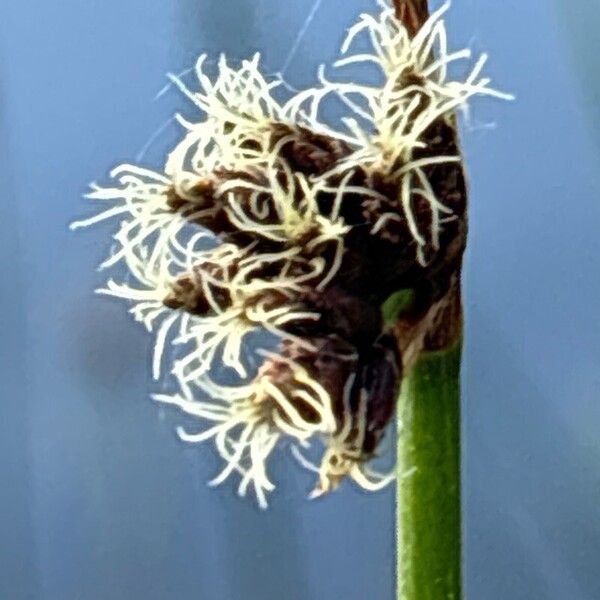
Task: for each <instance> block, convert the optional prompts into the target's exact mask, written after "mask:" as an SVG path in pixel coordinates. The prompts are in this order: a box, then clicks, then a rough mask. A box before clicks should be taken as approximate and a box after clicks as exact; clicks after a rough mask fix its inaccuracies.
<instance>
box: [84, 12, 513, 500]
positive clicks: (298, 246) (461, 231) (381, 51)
mask: <svg viewBox="0 0 600 600" xmlns="http://www.w3.org/2000/svg"><path fill="white" fill-rule="evenodd" d="M381 8H382V10H381V13H380V14H379V16H377V17H375V16H372V15H362V17H361V19H360V20H359V22H358V23H357V24H356V25H354V26H353V27H352V28H351V29H350V31H349V33H348V36H347V38H346V40H345V42H344V44H343V47H342V58H341V59H340V60H339V61H338V62H337V63H336V64H335V65H334V66H335V67H340V68H343V67H344V66H346V65H350V64H353V63H360V62H367V63H373V64H374V65H375V66H376V67H377V68H378V69H379V70H380V72H381V73H380V74H381V76H382V77H381V79H382V83H381V84H380V85H372V84H367V83H356V82H353V81H351V82H344V81H337V80H330V79H328V78H327V77H326V74H325V71H324V69H321V71H320V73H319V80H320V85H319V86H318V87H315V88H311V89H308V90H305V91H302V92H299V93H296V94H293V95H290V96H288V98H287V99H286V100H285V101H283V102H282V101H281V100H280V98H279V97H280V95H281V94H280V92H281V91H282V82H281V81H280V80H277V79H275V80H268V79H266V78H265V77H264V76H263V75H262V74H261V71H260V68H259V56H258V55H256V56H254V58H252V59H251V60H245V61H243V62H242V63H241V66H239V67H238V68H234V67H232V66H231V65H230V64H229V63H228V62H227V60H226V59H225V58H224V57H221V59H220V60H219V63H218V73H217V75H216V77H213V78H211V77H209V76H208V75H207V74H206V72H205V68H204V63H205V57H204V56H202V57H201V58H200V59H199V60H198V62H197V64H196V74H197V79H198V83H199V88H198V89H197V90H191V89H188V87H186V86H185V85H184V84H183V82H182V81H181V80H180V79H178V78H176V77H172V80H173V82H174V83H175V84H176V85H177V86H178V87H179V88H180V89H181V90H182V91H183V93H184V94H185V95H186V96H187V97H188V98H189V99H190V100H191V102H193V103H194V104H195V105H196V106H197V107H198V109H199V110H200V111H201V113H202V114H203V119H202V120H200V121H199V122H189V121H187V120H185V119H184V118H183V117H181V116H178V120H179V122H180V123H181V125H182V126H183V127H184V129H185V130H186V133H185V136H184V137H183V139H182V141H181V142H180V143H179V144H178V145H177V146H176V147H175V148H174V149H173V151H172V152H171V153H170V154H169V156H168V158H167V161H166V165H165V168H164V170H163V171H162V172H155V171H152V170H149V169H146V168H142V167H139V166H134V165H130V164H125V165H121V166H119V167H117V168H116V169H114V170H113V172H112V173H111V176H112V178H113V180H114V183H113V184H112V186H111V187H99V186H94V187H93V189H92V191H91V193H90V194H89V195H88V196H89V197H90V198H91V199H93V200H98V201H101V202H109V203H110V207H109V208H108V209H106V210H104V211H103V212H100V213H99V214H97V215H96V216H93V217H91V218H89V219H87V220H84V221H80V222H78V223H75V224H74V225H73V227H74V228H77V227H84V226H88V225H92V224H95V223H97V222H100V221H103V220H105V219H112V218H115V217H116V218H118V219H119V224H118V228H117V232H116V233H115V235H114V241H115V245H114V249H113V251H112V252H111V254H110V256H109V257H108V258H107V260H106V261H105V262H104V263H103V264H102V265H101V267H102V268H108V267H111V266H113V265H116V264H117V263H121V264H123V265H125V267H126V269H127V271H128V273H129V277H128V279H127V281H126V282H121V283H118V282H116V281H114V280H112V279H109V280H108V282H107V284H106V287H104V288H103V289H101V290H99V291H100V292H101V293H104V294H109V295H111V296H116V297H119V298H123V299H125V300H127V301H128V302H130V303H131V313H132V314H133V315H134V317H135V319H136V320H138V321H140V322H141V323H143V324H144V325H145V326H146V328H147V329H148V330H149V331H152V332H154V333H155V336H156V344H155V350H154V357H153V375H154V377H155V378H156V379H158V378H159V377H161V373H162V371H163V369H164V366H165V365H166V364H169V354H168V352H166V350H167V349H168V348H170V347H171V346H174V347H175V349H174V350H176V351H177V356H178V358H177V360H175V361H174V362H173V364H170V365H169V369H170V371H171V373H172V375H173V377H174V381H175V382H176V385H177V388H178V391H177V393H175V394H171V395H168V394H159V395H156V396H155V399H156V400H157V401H159V402H162V403H166V404H169V405H175V406H177V407H178V408H179V409H181V410H182V411H184V412H185V413H187V414H189V415H191V416H192V417H197V418H198V419H201V420H202V421H204V422H205V423H207V424H208V425H207V427H206V428H204V429H203V430H201V431H200V432H190V431H187V430H184V429H180V430H179V435H180V436H181V438H182V439H184V440H186V441H189V442H202V441H205V440H212V441H213V442H214V444H215V447H216V449H217V451H218V453H219V455H220V456H221V457H222V458H223V460H224V462H225V467H224V469H223V470H222V471H221V472H220V473H219V474H218V476H217V477H216V478H215V479H214V480H213V481H212V483H213V484H215V485H216V484H219V483H221V482H223V481H224V480H225V479H227V478H228V477H229V476H230V475H233V474H236V475H237V476H238V480H239V486H238V491H239V493H240V495H245V494H246V493H247V491H248V490H249V489H252V490H253V493H254V494H255V496H256V498H257V499H258V502H259V504H260V506H261V507H265V506H266V505H267V494H268V493H269V492H270V491H272V490H273V489H274V484H273V483H272V482H271V480H270V479H269V475H268V472H267V459H268V458H269V456H270V454H271V453H272V452H273V451H274V449H275V448H276V446H277V445H278V442H279V441H280V440H281V438H282V437H288V438H291V439H292V440H293V441H294V444H292V448H293V450H294V454H295V455H296V457H297V458H298V460H299V461H300V462H301V463H302V464H303V465H305V466H306V467H307V468H309V469H311V470H314V471H315V472H316V474H317V479H318V481H317V485H316V488H315V490H314V492H313V495H318V494H321V493H324V492H327V491H329V490H332V489H334V488H336V487H337V485H338V484H339V483H340V481H342V479H344V478H345V477H350V478H351V479H353V480H354V481H355V482H356V483H357V484H359V485H361V486H362V487H364V488H366V489H369V490H376V489H380V488H381V487H383V486H384V485H385V484H386V483H387V482H388V481H390V477H388V476H385V475H381V474H378V473H375V472H373V471H372V470H371V469H370V468H369V467H368V466H367V462H368V461H369V460H370V459H371V458H372V457H373V455H374V453H375V452H376V449H377V447H378V444H379V442H380V440H381V438H382V436H383V433H384V430H385V428H386V426H387V425H388V423H389V421H390V418H391V416H392V414H393V410H394V403H395V398H396V396H397V392H398V387H399V383H400V381H401V376H402V369H403V356H402V352H401V348H399V345H398V343H397V341H396V339H395V338H394V336H393V335H392V333H391V332H390V331H389V330H388V329H387V328H386V325H385V324H384V321H383V318H382V310H381V307H382V305H383V303H384V302H385V300H386V299H387V298H388V297H389V296H390V294H392V293H393V292H395V291H397V290H400V289H411V290H414V291H416V297H417V298H418V301H419V305H420V306H421V310H423V311H424V310H425V309H427V308H428V307H430V306H432V305H434V304H435V302H438V301H439V300H440V298H442V297H443V296H444V294H445V293H446V292H447V291H448V288H449V287H450V286H451V285H452V281H453V278H455V277H456V274H457V272H458V271H459V269H460V261H461V256H462V252H463V249H464V242H465V236H466V218H465V210H466V189H465V180H464V176H463V171H462V166H461V158H460V152H459V148H458V144H457V139H456V127H455V117H454V113H455V111H456V110H457V109H460V108H463V107H465V105H466V103H467V101H468V100H469V98H470V97H471V96H474V95H477V94H483V95H488V96H495V97H500V98H505V97H506V96H505V95H504V94H501V93H499V92H497V91H495V90H493V89H492V88H491V87H490V85H489V84H490V80H489V79H487V78H484V77H482V76H481V71H482V68H483V66H484V63H485V59H486V57H485V56H483V57H481V58H480V59H479V60H477V61H476V62H475V63H474V66H473V67H472V68H471V70H470V72H469V74H468V76H467V77H466V78H465V79H464V80H462V81H456V80H453V79H452V78H450V76H449V72H448V67H449V65H450V64H451V63H453V62H455V61H459V60H463V59H468V58H470V52H469V51H468V50H463V51H460V52H453V53H451V52H449V51H448V48H447V45H446V30H445V26H444V21H443V15H444V13H445V11H446V9H447V8H448V5H445V6H444V7H443V8H442V9H441V10H439V11H438V12H436V13H435V14H433V15H432V16H431V17H430V18H429V20H428V21H427V22H426V23H425V24H424V25H423V27H421V29H420V30H419V31H418V32H416V33H414V35H413V34H412V32H409V31H408V30H407V29H406V28H405V26H404V25H403V24H402V23H401V22H400V21H399V20H398V19H397V18H396V16H395V13H394V9H393V8H392V7H391V6H389V5H387V4H383V3H382V5H381ZM362 36H364V37H365V38H366V40H367V41H368V43H370V45H371V50H370V51H369V52H360V53H356V54H351V51H352V48H353V47H354V44H355V41H356V40H357V38H360V37H362ZM331 97H333V98H337V99H338V100H341V102H342V103H343V104H344V105H345V107H346V108H347V109H348V111H349V116H348V117H346V118H344V119H342V120H341V126H340V128H339V129H336V128H332V127H330V126H329V125H327V124H325V123H324V122H322V121H321V117H320V113H321V112H322V111H321V105H322V103H323V101H325V99H327V98H331ZM265 330H266V331H268V332H269V333H271V334H273V335H274V336H275V338H276V339H277V340H278V341H277V344H276V346H275V347H269V348H264V349H262V350H258V351H257V352H258V354H259V355H260V356H261V357H262V365H261V366H260V367H259V368H258V370H257V371H256V372H254V371H255V369H253V368H252V361H251V360H250V359H249V353H250V351H249V350H248V344H247V340H248V336H249V335H250V334H252V333H254V332H257V331H265ZM404 362H405V365H404V366H405V368H406V357H404ZM216 365H217V366H224V367H226V368H228V369H229V370H231V373H232V375H235V377H236V378H237V380H238V381H239V384H238V385H223V384H221V383H219V382H218V381H216V380H215V378H214V377H213V374H212V371H213V370H214V367H215V366H216ZM315 439H318V440H321V442H322V445H323V454H322V460H321V462H320V464H312V463H310V462H309V461H308V460H307V459H306V458H305V456H304V454H302V450H301V449H306V448H307V447H308V446H309V445H310V444H311V443H312V442H313V441H314V440H315Z"/></svg>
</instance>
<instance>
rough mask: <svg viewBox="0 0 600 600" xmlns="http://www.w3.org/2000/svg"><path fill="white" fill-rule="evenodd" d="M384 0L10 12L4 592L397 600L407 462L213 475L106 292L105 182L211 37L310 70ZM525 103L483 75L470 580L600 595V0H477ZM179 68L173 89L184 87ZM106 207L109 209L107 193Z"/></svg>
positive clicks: (455, 24)
mask: <svg viewBox="0 0 600 600" xmlns="http://www.w3.org/2000/svg"><path fill="white" fill-rule="evenodd" d="M365 10H366V11H373V10H376V8H375V3H374V2H373V1H371V0H345V1H344V2H336V1H335V0H320V1H319V0H317V1H315V0H295V1H294V2H281V1H279V0H174V1H172V2H162V1H160V0H127V1H126V2H123V1H117V0H88V1H86V2H80V1H78V0H62V1H61V2H41V1H40V0H21V2H19V3H17V2H12V3H6V5H5V6H3V8H2V11H1V12H2V18H1V19H0V82H1V86H2V87H1V91H0V94H1V95H0V189H1V190H2V202H1V203H0V235H1V238H0V239H1V240H2V252H1V253H0V265H1V266H0V269H1V271H0V274H1V278H0V292H1V293H0V308H1V310H0V315H1V316H0V400H1V402H0V407H1V409H0V410H1V413H0V414H1V418H0V453H1V454H0V456H1V458H0V469H1V470H0V474H1V477H2V491H1V492H0V597H1V598H3V599H4V598H6V599H7V600H25V599H28V600H29V599H32V600H75V599H82V600H121V599H123V600H136V599H138V598H139V599H144V600H165V599H179V598H197V599H199V600H284V599H285V600H330V599H334V598H335V599H337V598H343V599H345V600H365V599H376V600H392V599H393V598H394V552H395V549H394V522H393V515H394V508H393V499H394V498H393V496H394V493H393V489H391V488H390V489H389V490H387V491H385V492H383V493H380V494H376V495H365V494H364V493H362V492H360V491H358V490H357V489H356V488H354V487H353V486H352V485H344V486H343V487H342V489H341V490H340V491H339V492H338V493H336V494H333V495H331V496H329V497H327V498H325V499H322V500H319V501H315V502H309V501H307V500H306V495H307V493H308V492H309V490H310V489H311V484H312V476H311V474H309V473H304V472H302V471H301V470H300V469H299V468H297V466H295V465H293V464H292V460H291V459H289V458H286V457H284V456H281V455H280V457H279V458H277V459H276V460H275V462H274V465H273V471H274V478H275V479H277V480H280V481H281V485H280V486H279V488H278V490H277V491H276V492H275V494H274V495H273V497H272V499H271V508H270V509H269V511H268V512H266V513H261V512H260V511H259V510H258V509H257V508H256V506H255V505H254V503H253V501H252V500H251V499H246V500H240V499H238V498H237V496H236V495H235V493H234V489H233V486H232V485H230V484H225V485H223V486H222V487H220V488H217V489H216V490H210V489H208V488H207V487H206V485H205V482H206V481H207V480H208V479H210V477H211V476H212V475H213V474H214V473H215V472H216V469H217V468H218V460H217V458H216V457H215V455H214V453H213V452H212V450H211V448H210V446H206V447H204V446H202V447H198V446H190V447H188V446H184V445H183V444H182V443H181V442H179V441H178V440H177V438H176V436H175V433H174V431H173V427H174V425H175V424H176V423H177V422H179V419H178V416H177V414H174V413H172V412H169V411H164V410H162V409H160V408H159V407H157V406H156V405H154V404H153V403H151V402H150V401H149V399H148V396H149V394H150V392H151V391H156V385H155V384H153V383H152V382H151V381H150V375H149V373H150V369H149V364H150V347H149V344H150V338H149V336H148V335H147V334H146V333H145V332H144V331H143V329H142V328H141V327H139V326H138V325H137V324H135V323H134V322H133V321H132V320H131V319H130V318H129V316H128V315H127V313H126V310H125V307H124V306H123V305H122V304H121V303H120V302H118V301H112V300H110V299H107V298H104V297H97V296H94V295H93V289H94V288H95V287H97V286H98V285H99V284H101V283H102V281H103V276H102V275H100V274H98V273H96V272H95V266H96V265H97V264H98V263H99V262H100V260H101V258H102V257H103V256H105V254H106V252H107V250H108V246H109V235H110V232H111V225H110V224H108V225H105V226H100V227H96V228H94V229H91V230H89V231H87V232H84V233H78V234H74V233H70V232H69V231H68V229H67V226H68V223H69V222H70V221H72V220H73V219H75V218H77V217H80V216H81V215H83V214H84V213H85V211H86V209H87V208H88V207H87V205H86V204H85V202H84V201H83V200H82V199H81V196H82V194H83V193H85V191H86V189H87V186H88V184H89V182H91V181H93V180H102V179H103V178H104V176H105V174H106V173H107V171H108V170H109V168H110V167H112V166H114V165H116V164H117V163H119V162H121V161H138V162H141V163H142V164H145V165H148V166H153V167H159V166H160V165H161V162H162V159H163V157H164V153H165V151H166V150H167V149H168V148H169V147H170V146H171V145H172V143H173V142H174V141H175V140H176V139H177V136H178V134H179V132H178V129H177V127H176V126H175V125H174V123H173V122H172V120H169V118H170V117H171V115H172V114H173V113H174V112H175V111H176V110H181V111H182V112H184V113H186V114H189V115H190V116H193V109H192V107H190V106H189V104H188V103H187V102H186V100H185V99H184V98H182V97H181V95H180V94H178V93H177V92H176V91H175V90H173V89H171V88H167V89H164V86H165V84H166V78H165V74H166V73H167V72H183V71H184V70H185V69H187V68H189V67H190V66H191V65H192V64H193V62H194V60H195V58H196V57H197V55H198V54H200V53H202V52H207V53H208V54H209V55H210V56H212V57H217V56H218V54H219V53H220V52H226V53H227V54H228V55H229V56H231V57H233V58H243V57H245V56H247V55H249V54H251V53H253V52H255V51H257V50H260V51H261V53H262V54H263V57H264V61H263V64H264V65H265V69H266V70H267V71H269V72H273V73H275V72H280V71H284V75H285V78H286V79H287V81H288V82H289V83H290V85H292V86H297V87H301V86H306V85H310V84H312V83H314V82H315V71H316V67H317V66H318V64H319V63H321V62H330V61H331V60H332V59H333V58H334V57H335V55H336V52H337V48H338V47H339V44H340V41H341V39H342V37H343V34H344V32H345V30H346V29H347V28H348V27H349V26H350V25H351V24H352V23H353V22H354V21H355V19H356V17H357V16H358V14H359V13H360V12H362V11H365ZM448 25H449V30H450V35H451V39H452V43H453V45H454V46H455V47H462V46H465V45H466V46H469V47H472V48H473V49H474V50H476V51H483V50H485V51H488V52H489V53H490V55H491V61H490V64H489V66H488V73H490V74H491V76H492V77H493V78H494V81H495V82H496V85H497V86H498V87H500V88H501V89H503V90H507V91H511V92H514V93H515V94H516V95H517V101H516V102H514V103H512V104H507V103H499V102H496V101H493V100H481V101H475V103H474V105H473V110H472V112H471V117H470V120H469V122H464V121H463V128H462V140H463V145H464V151H465V154H466V159H467V165H468V170H469V172H470V179H471V196H470V199H471V212H470V219H471V237H470V246H469V251H468V254H467V257H466V267H465V295H466V311H467V330H466V348H465V355H464V369H463V389H464V407H465V408H464V435H465V446H464V495H465V508H464V511H465V556H466V566H465V576H466V592H467V593H466V596H467V598H470V599H474V600H506V599H507V598H510V599H511V600H521V599H522V600H535V599H549V600H566V599H569V600H593V599H597V598H600V569H599V568H598V567H599V566H600V502H599V500H600V403H599V402H598V397H599V392H600V370H599V368H598V365H599V364H600V319H598V298H599V297H600V278H599V277H598V274H599V271H600V269H599V266H600V236H599V235H598V224H599V222H600V199H599V196H600V115H599V112H600V108H599V107H600V102H599V100H600V69H599V68H598V56H599V55H600V37H599V36H598V33H597V32H598V30H599V26H600V4H599V3H598V2H586V3H567V2H566V0H563V1H559V0H553V1H551V2H548V1H547V0H529V2H522V1H518V0H505V1H504V2H493V1H491V0H488V1H483V2H482V1H481V0H456V2H455V5H454V7H453V8H452V10H451V12H450V13H449V16H448ZM161 91H162V93H159V92H161ZM85 214H87V213H85Z"/></svg>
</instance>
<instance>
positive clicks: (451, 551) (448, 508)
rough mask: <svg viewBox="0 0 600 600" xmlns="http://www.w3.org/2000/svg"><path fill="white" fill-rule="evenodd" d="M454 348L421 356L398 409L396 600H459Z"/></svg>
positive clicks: (457, 347) (405, 384)
mask: <svg viewBox="0 0 600 600" xmlns="http://www.w3.org/2000/svg"><path fill="white" fill-rule="evenodd" d="M460 356H461V344H460V342H458V343H456V344H454V346H453V347H452V348H450V349H448V350H443V351H437V352H430V353H426V354H424V355H423V356H422V357H421V358H420V359H419V361H418V362H417V364H416V365H415V366H414V367H413V368H412V369H411V371H410V372H409V373H408V374H407V375H406V376H405V378H404V380H403V382H402V392H401V395H400V400H399V404H398V467H397V468H398V492H397V507H398V508H397V535H398V537H397V543H398V554H397V556H398V571H397V573H398V599H399V600H447V599H453V600H460V598H462V595H461V519H460V514H461V513H460V379H459V375H460Z"/></svg>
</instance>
